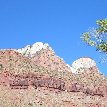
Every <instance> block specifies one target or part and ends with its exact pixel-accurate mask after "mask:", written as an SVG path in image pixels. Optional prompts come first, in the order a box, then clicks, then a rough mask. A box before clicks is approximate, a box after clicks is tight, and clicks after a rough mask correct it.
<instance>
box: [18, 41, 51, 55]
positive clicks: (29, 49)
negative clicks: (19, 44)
mask: <svg viewBox="0 0 107 107" xmlns="http://www.w3.org/2000/svg"><path fill="white" fill-rule="evenodd" d="M48 48H49V49H51V47H50V46H49V45H48V44H47V43H45V44H43V43H42V42H36V43H34V44H33V45H27V46H26V47H24V48H22V49H17V50H16V51H17V52H19V53H21V54H22V55H25V56H29V57H33V56H34V55H35V54H36V53H37V52H38V51H41V50H42V49H44V50H47V49H48Z"/></svg>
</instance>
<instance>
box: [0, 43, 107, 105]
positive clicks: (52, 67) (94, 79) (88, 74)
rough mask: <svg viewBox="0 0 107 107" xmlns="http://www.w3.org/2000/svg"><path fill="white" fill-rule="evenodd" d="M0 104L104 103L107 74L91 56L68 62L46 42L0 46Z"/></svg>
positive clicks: (105, 99)
mask: <svg viewBox="0 0 107 107" xmlns="http://www.w3.org/2000/svg"><path fill="white" fill-rule="evenodd" d="M16 93H17V94H16ZM0 105H1V106H0V107H7V105H8V107H106V106H107V78H106V77H105V76H104V75H103V74H101V73H100V72H99V70H98V68H97V66H96V63H95V61H94V60H92V59H91V58H89V57H83V58H79V59H78V60H76V61H74V62H73V64H72V66H69V65H67V64H66V63H65V61H63V60H62V59H61V58H60V57H58V56H57V55H55V52H54V51H53V50H52V48H51V47H50V46H49V45H48V44H43V43H40V42H39V43H35V44H34V45H32V46H30V45H29V46H27V47H25V48H22V49H18V50H17V49H8V50H0Z"/></svg>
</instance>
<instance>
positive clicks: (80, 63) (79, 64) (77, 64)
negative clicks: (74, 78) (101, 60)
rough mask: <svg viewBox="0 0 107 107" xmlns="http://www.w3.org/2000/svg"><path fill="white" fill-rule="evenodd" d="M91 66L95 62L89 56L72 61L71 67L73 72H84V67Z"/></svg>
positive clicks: (93, 65) (94, 65)
mask: <svg viewBox="0 0 107 107" xmlns="http://www.w3.org/2000/svg"><path fill="white" fill-rule="evenodd" d="M93 67H96V63H95V61H94V60H93V59H91V58H89V57H82V58H79V59H77V60H76V61H74V62H73V63H72V67H71V69H72V72H73V73H79V72H84V71H85V69H89V68H93Z"/></svg>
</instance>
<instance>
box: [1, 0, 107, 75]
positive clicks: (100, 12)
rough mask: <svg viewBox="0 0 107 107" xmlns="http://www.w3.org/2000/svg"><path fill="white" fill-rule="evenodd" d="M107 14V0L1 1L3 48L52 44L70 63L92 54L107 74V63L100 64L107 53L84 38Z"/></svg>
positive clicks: (58, 53) (57, 52) (59, 54)
mask: <svg viewBox="0 0 107 107" xmlns="http://www.w3.org/2000/svg"><path fill="white" fill-rule="evenodd" d="M106 15H107V0H0V48H22V47H24V46H26V45H27V44H33V43H35V42H39V41H40V42H43V43H49V45H50V46H51V47H52V48H53V49H54V50H55V52H56V54H57V55H58V56H60V57H62V58H63V59H64V60H65V62H67V63H68V64H72V62H73V61H74V60H76V59H78V58H80V57H83V56H89V57H91V58H93V59H94V60H95V61H96V62H97V66H98V68H99V69H100V71H101V72H102V73H104V74H105V75H106V76H107V72H106V71H107V63H99V61H100V60H101V59H100V56H101V55H103V54H101V53H98V52H96V50H95V48H94V47H90V46H86V45H85V43H83V42H82V41H81V39H80V35H81V33H83V32H85V31H87V30H88V29H89V28H90V27H93V26H96V20H98V19H103V18H106V17H107V16H106Z"/></svg>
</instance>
